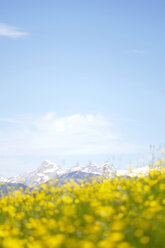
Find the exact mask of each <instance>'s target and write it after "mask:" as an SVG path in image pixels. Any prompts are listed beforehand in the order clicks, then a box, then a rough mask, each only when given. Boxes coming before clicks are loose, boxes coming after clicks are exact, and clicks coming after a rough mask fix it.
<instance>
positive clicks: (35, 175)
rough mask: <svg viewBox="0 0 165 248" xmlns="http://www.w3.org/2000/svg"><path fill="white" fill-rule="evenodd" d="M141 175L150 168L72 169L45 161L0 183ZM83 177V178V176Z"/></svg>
mask: <svg viewBox="0 0 165 248" xmlns="http://www.w3.org/2000/svg"><path fill="white" fill-rule="evenodd" d="M140 173H142V174H144V175H147V174H148V173H149V168H148V167H147V166H145V167H140V168H136V169H132V170H115V168H114V166H113V165H112V164H111V163H104V164H95V163H88V164H87V165H80V164H76V165H75V166H73V167H71V168H62V167H61V166H59V165H57V164H56V163H53V162H51V161H48V160H45V161H43V162H42V163H41V165H40V166H39V167H38V168H37V169H36V170H34V171H30V172H27V173H24V174H22V175H19V176H15V177H9V178H7V177H3V176H0V182H6V183H22V184H25V185H31V186H34V185H39V184H42V183H45V182H47V181H49V180H54V179H58V180H59V182H60V180H61V181H62V180H64V179H69V178H75V179H76V178H79V177H84V178H87V177H91V175H93V176H99V175H103V176H104V177H115V176H130V177H132V176H138V175H139V174H140ZM82 175H83V176H82Z"/></svg>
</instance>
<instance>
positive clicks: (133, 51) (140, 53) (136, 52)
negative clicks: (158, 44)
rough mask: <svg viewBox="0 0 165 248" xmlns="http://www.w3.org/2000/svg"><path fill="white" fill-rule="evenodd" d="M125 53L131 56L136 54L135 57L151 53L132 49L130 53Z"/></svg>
mask: <svg viewBox="0 0 165 248" xmlns="http://www.w3.org/2000/svg"><path fill="white" fill-rule="evenodd" d="M127 53H131V54H136V55H141V56H143V55H148V54H150V53H151V51H149V50H143V49H132V50H130V51H127Z"/></svg>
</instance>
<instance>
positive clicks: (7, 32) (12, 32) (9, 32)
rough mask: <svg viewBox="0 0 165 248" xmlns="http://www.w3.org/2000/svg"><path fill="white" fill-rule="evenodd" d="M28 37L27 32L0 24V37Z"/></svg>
mask: <svg viewBox="0 0 165 248" xmlns="http://www.w3.org/2000/svg"><path fill="white" fill-rule="evenodd" d="M28 35H29V34H28V33H27V32H23V31H21V30H20V29H19V28H18V27H14V26H9V25H7V24H3V23H0V36H6V37H10V38H24V37H27V36H28Z"/></svg>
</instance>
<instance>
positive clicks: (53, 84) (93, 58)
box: [0, 0, 165, 175]
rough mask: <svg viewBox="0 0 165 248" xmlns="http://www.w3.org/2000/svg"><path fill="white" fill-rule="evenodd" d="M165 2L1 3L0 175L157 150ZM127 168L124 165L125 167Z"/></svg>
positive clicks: (164, 138) (124, 160) (164, 118)
mask: <svg viewBox="0 0 165 248" xmlns="http://www.w3.org/2000/svg"><path fill="white" fill-rule="evenodd" d="M164 11H165V2H164V1H163V0H158V1H153V0H135V1H132V0H124V1H123V0H118V1H114V0H111V1H109V0H102V1H100V0H83V1H80V0H60V1H59V0H36V1H33V0H28V1H22V0H14V1H13V0H5V1H0V174H1V175H16V174H19V173H22V172H24V171H29V170H33V169H36V168H37V167H38V166H39V165H40V163H41V162H42V161H43V160H45V159H47V160H52V161H54V162H56V163H58V164H61V165H62V166H66V167H67V166H71V165H74V164H75V163H76V162H79V163H82V164H83V163H87V162H88V161H93V162H96V163H103V162H105V161H109V162H113V163H116V165H117V166H118V167H119V168H124V167H125V166H126V164H128V163H130V161H135V160H136V161H138V163H140V162H139V161H143V160H142V159H145V158H146V157H147V156H148V153H149V152H150V148H149V147H150V144H152V145H155V152H157V151H158V150H159V148H160V147H162V146H164V144H165V133H164V127H165V115H164V113H163V112H164V106H165V97H164V95H165V82H164V80H165V71H164V60H165V49H164V44H165V33H164V23H165V15H164ZM131 163H132V162H131Z"/></svg>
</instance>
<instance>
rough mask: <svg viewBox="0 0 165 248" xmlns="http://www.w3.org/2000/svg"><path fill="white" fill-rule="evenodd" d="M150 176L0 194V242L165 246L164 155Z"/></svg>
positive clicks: (84, 247) (10, 245)
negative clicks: (5, 194) (0, 196)
mask: <svg viewBox="0 0 165 248" xmlns="http://www.w3.org/2000/svg"><path fill="white" fill-rule="evenodd" d="M157 165H161V166H159V168H157V169H151V170H150V172H149V175H148V176H144V175H139V176H138V177H127V178H126V177H115V178H107V179H106V178H98V179H97V180H96V179H95V180H92V182H91V181H90V182H89V181H83V180H80V181H79V183H75V182H74V181H70V182H68V183H66V184H65V185H63V186H58V184H57V183H58V182H57V181H55V182H53V183H47V184H43V185H42V186H41V188H37V187H36V188H33V190H32V191H29V190H28V189H26V191H25V192H24V191H23V189H22V190H21V189H20V190H19V191H16V192H13V193H10V194H8V195H7V196H3V197H2V198H1V200H0V247H5V248H23V247H26V248H32V247H33V248H57V247H60V248H69V247H70V248H79V247H80V248H95V247H96V248H144V247H146V248H163V247H165V169H164V166H163V165H164V160H162V161H157Z"/></svg>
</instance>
